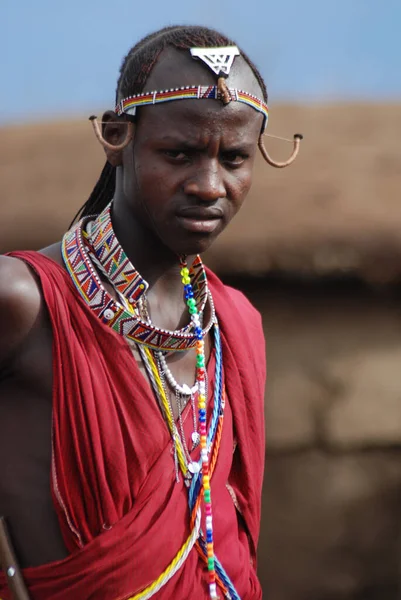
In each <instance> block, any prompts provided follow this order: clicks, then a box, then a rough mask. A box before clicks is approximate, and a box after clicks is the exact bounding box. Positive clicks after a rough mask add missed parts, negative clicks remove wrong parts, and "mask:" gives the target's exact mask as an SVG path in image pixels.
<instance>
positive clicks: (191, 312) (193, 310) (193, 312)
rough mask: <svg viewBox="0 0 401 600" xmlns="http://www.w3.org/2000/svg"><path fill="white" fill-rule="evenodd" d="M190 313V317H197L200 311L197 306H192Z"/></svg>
mask: <svg viewBox="0 0 401 600" xmlns="http://www.w3.org/2000/svg"><path fill="white" fill-rule="evenodd" d="M188 312H189V314H190V315H196V313H197V312H198V309H197V308H196V306H190V307H189V308H188Z"/></svg>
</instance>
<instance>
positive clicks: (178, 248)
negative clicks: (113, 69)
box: [122, 50, 263, 254]
mask: <svg viewBox="0 0 401 600" xmlns="http://www.w3.org/2000/svg"><path fill="white" fill-rule="evenodd" d="M167 52H173V54H174V53H176V52H177V51H170V50H168V51H167ZM163 54H164V53H163ZM188 54H189V53H188ZM180 55H181V58H183V57H182V53H180ZM184 61H185V62H184V64H185V65H186V64H187V62H188V63H189V65H188V67H187V69H188V71H189V73H188V72H187V73H184V75H186V77H181V79H186V80H188V78H189V77H190V78H191V80H192V81H191V83H192V84H194V83H195V84H199V83H200V84H202V85H205V84H208V83H209V84H214V83H216V80H215V78H214V77H213V74H212V73H210V75H209V73H208V72H207V69H206V67H202V66H201V65H199V64H197V63H194V61H193V59H191V58H188V57H187V56H185V57H184ZM191 61H192V62H191ZM160 62H161V61H160V59H159V61H158V64H157V65H156V67H155V69H154V71H153V72H152V74H151V76H150V78H149V80H148V82H147V84H146V89H152V90H153V89H166V88H167V87H174V86H176V85H178V84H177V83H175V81H173V82H172V83H171V84H167V82H166V79H167V80H168V79H169V76H168V75H166V73H165V71H166V68H165V66H166V65H165V66H164V71H161V72H160V74H158V73H157V69H158V67H159V63H160ZM170 62H171V61H168V60H167V63H168V64H169V63H170ZM160 66H161V67H162V66H163V65H160ZM246 69H248V70H249V71H250V69H249V67H247V66H246ZM242 70H244V69H242ZM191 71H192V73H191ZM239 71H241V69H240V70H239ZM161 75H163V77H161ZM240 75H241V73H240V72H238V71H237V77H236V78H235V79H236V80H237V81H233V78H232V77H230V79H229V80H228V81H227V85H228V86H229V87H238V88H241V89H245V90H246V91H249V92H251V93H254V94H255V95H256V94H257V95H259V96H260V95H261V91H260V90H258V89H256V91H255V80H254V79H253V80H252V84H251V85H252V88H253V89H249V87H248V88H247V87H246V86H245V85H241V83H240V81H239V79H241V77H240ZM171 78H172V77H171V74H170V80H171ZM151 79H152V80H153V79H154V81H151ZM161 79H162V81H161ZM174 79H175V80H177V69H176V68H175V69H174ZM199 79H202V81H199ZM205 79H206V80H207V81H206V82H205ZM245 79H248V80H249V74H248V73H246V76H245ZM186 80H184V81H183V82H182V83H181V84H180V85H188V84H187V81H186ZM256 86H257V84H256ZM262 120H263V119H262V116H261V115H260V114H259V113H257V112H256V111H255V110H253V109H252V108H251V107H249V106H246V105H243V104H240V103H237V102H231V103H230V105H228V106H223V105H222V104H221V103H220V102H217V101H215V100H199V101H195V100H180V101H174V102H170V103H166V104H162V105H156V106H152V107H148V108H144V109H142V110H141V112H140V116H139V119H138V124H137V126H136V128H135V137H134V142H133V145H132V146H129V147H128V148H127V149H126V150H125V152H124V157H123V178H122V185H123V192H124V198H125V201H126V202H127V203H128V204H129V207H130V209H131V210H132V211H133V212H134V214H135V217H136V218H137V219H138V220H139V221H140V222H141V224H142V225H143V226H145V227H146V228H147V229H149V230H150V231H151V232H153V233H154V234H156V236H157V237H158V238H160V240H161V241H162V242H163V244H164V245H165V246H167V247H168V248H169V249H170V250H171V251H173V252H174V253H177V254H197V253H201V252H204V251H205V250H206V249H207V248H208V247H209V246H210V244H211V243H212V242H213V241H214V240H215V239H216V237H217V236H218V235H219V234H220V233H221V232H222V231H223V230H224V228H225V227H226V226H227V224H228V223H229V222H230V221H231V219H232V218H233V217H234V216H235V214H236V213H237V212H238V210H239V209H240V207H241V205H242V203H243V201H244V199H245V197H246V195H247V193H248V191H249V189H250V186H251V180H252V168H253V164H254V158H255V153H256V149H257V141H258V137H259V134H260V131H261V126H262Z"/></svg>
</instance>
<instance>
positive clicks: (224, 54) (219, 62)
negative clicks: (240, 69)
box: [191, 46, 240, 77]
mask: <svg viewBox="0 0 401 600" xmlns="http://www.w3.org/2000/svg"><path fill="white" fill-rule="evenodd" d="M239 54H240V52H239V50H238V48H237V46H221V47H218V48H191V56H192V57H193V58H199V59H200V60H203V62H204V63H205V65H207V66H208V67H209V69H212V71H213V72H214V73H215V74H216V75H220V76H221V75H224V76H226V77H228V75H229V74H230V69H231V67H232V65H233V62H234V58H235V57H236V56H239Z"/></svg>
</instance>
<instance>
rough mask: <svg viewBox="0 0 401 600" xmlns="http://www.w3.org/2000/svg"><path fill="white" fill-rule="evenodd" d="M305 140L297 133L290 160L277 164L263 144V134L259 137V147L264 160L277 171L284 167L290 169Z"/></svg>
mask: <svg viewBox="0 0 401 600" xmlns="http://www.w3.org/2000/svg"><path fill="white" fill-rule="evenodd" d="M302 139H303V135H302V134H300V133H296V134H295V135H294V142H293V143H294V148H293V151H292V154H291V156H290V158H289V159H288V160H285V161H283V162H277V161H275V160H273V159H272V158H270V156H269V154H268V152H267V150H266V148H265V145H264V142H263V135H262V134H261V135H260V137H259V142H258V146H259V150H260V151H261V153H262V156H263V158H264V159H265V161H266V162H267V163H268V164H269V165H271V166H272V167H276V169H284V167H288V166H289V165H290V164H291V163H293V162H294V160H295V159H296V157H297V155H298V152H299V146H300V144H301V140H302Z"/></svg>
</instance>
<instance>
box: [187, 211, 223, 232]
mask: <svg viewBox="0 0 401 600" xmlns="http://www.w3.org/2000/svg"><path fill="white" fill-rule="evenodd" d="M222 218H223V211H222V210H221V209H220V208H217V207H209V208H206V207H200V206H188V207H185V208H183V209H181V210H180V211H178V212H177V220H178V221H179V223H180V225H181V227H183V228H184V229H186V230H187V231H192V232H194V233H213V231H214V230H215V229H217V227H219V226H220V223H221V220H222Z"/></svg>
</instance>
